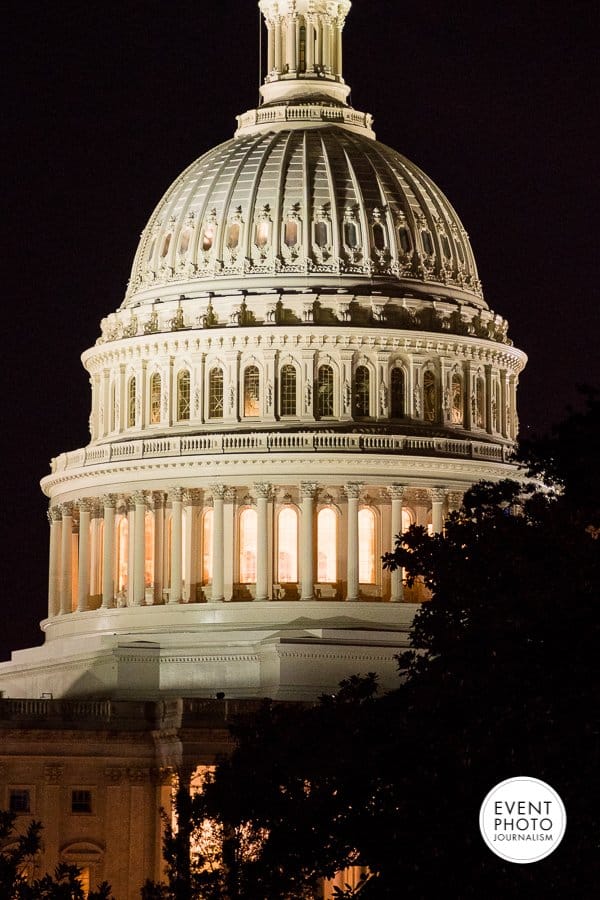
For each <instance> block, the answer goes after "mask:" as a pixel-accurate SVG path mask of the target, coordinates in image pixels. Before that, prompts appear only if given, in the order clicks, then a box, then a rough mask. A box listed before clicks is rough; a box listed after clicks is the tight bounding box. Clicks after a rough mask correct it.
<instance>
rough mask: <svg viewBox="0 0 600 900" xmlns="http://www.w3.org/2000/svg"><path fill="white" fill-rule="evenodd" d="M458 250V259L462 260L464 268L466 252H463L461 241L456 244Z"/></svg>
mask: <svg viewBox="0 0 600 900" xmlns="http://www.w3.org/2000/svg"><path fill="white" fill-rule="evenodd" d="M456 249H457V251H458V258H459V259H460V263H461V265H462V266H464V264H465V252H464V250H463V248H462V244H461V243H460V242H459V241H457V243H456Z"/></svg>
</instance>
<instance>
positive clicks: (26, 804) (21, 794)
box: [8, 788, 31, 813]
mask: <svg viewBox="0 0 600 900" xmlns="http://www.w3.org/2000/svg"><path fill="white" fill-rule="evenodd" d="M8 808H9V810H10V811H11V812H12V813H28V812H31V799H30V795H29V790H27V789H26V788H11V790H10V796H9V801H8Z"/></svg>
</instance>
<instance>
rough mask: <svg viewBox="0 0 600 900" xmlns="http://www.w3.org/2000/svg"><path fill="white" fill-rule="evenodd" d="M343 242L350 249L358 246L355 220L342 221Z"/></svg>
mask: <svg viewBox="0 0 600 900" xmlns="http://www.w3.org/2000/svg"><path fill="white" fill-rule="evenodd" d="M344 243H345V245H346V247H349V248H350V250H356V248H357V247H358V228H357V227H356V223H355V222H344Z"/></svg>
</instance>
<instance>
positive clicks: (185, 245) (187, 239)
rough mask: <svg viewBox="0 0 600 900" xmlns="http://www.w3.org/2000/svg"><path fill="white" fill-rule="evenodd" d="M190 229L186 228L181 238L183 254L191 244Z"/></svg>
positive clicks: (180, 247)
mask: <svg viewBox="0 0 600 900" xmlns="http://www.w3.org/2000/svg"><path fill="white" fill-rule="evenodd" d="M190 235H191V232H190V229H189V228H184V229H183V231H182V232H181V237H180V238H179V252H180V253H181V255H182V256H183V254H184V253H187V251H188V248H189V246H190Z"/></svg>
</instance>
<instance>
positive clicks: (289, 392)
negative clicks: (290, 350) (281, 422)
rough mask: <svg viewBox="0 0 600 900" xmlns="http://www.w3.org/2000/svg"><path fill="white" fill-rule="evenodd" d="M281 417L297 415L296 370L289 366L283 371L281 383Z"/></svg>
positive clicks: (284, 367)
mask: <svg viewBox="0 0 600 900" xmlns="http://www.w3.org/2000/svg"><path fill="white" fill-rule="evenodd" d="M280 398H281V415H282V416H295V415H296V369H295V368H294V366H291V365H287V366H283V367H282V369H281V383H280Z"/></svg>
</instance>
